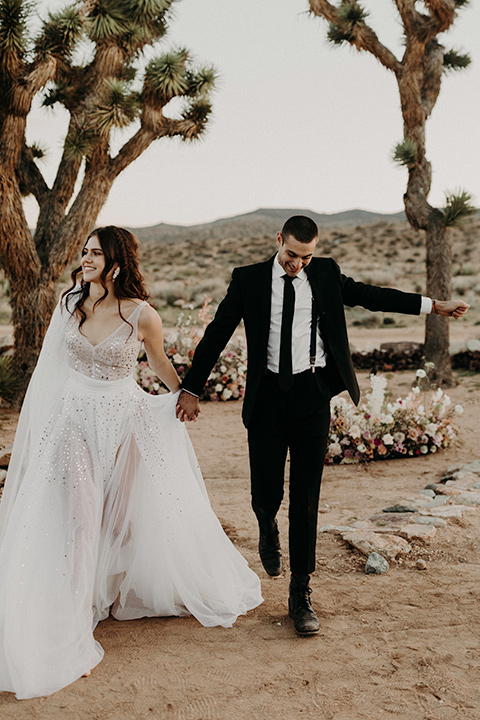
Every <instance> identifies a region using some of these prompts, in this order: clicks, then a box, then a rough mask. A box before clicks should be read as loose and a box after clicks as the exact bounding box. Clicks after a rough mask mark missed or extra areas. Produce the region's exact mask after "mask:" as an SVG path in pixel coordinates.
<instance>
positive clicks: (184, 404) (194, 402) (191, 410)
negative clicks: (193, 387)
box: [176, 390, 200, 422]
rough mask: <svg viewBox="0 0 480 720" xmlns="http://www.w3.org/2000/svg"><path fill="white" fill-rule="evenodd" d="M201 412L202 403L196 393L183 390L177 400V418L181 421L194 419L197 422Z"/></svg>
mask: <svg viewBox="0 0 480 720" xmlns="http://www.w3.org/2000/svg"><path fill="white" fill-rule="evenodd" d="M199 412H200V403H199V401H198V398H197V397H196V396H195V395H192V394H191V393H188V392H186V391H185V390H182V392H181V393H180V395H179V396H178V400H177V408H176V414H177V418H178V419H179V420H181V422H185V420H193V422H196V420H197V416H198V413H199Z"/></svg>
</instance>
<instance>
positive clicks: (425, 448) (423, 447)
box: [420, 445, 428, 455]
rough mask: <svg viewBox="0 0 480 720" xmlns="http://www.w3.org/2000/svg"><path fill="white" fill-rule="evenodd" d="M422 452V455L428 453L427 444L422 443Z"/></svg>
mask: <svg viewBox="0 0 480 720" xmlns="http://www.w3.org/2000/svg"><path fill="white" fill-rule="evenodd" d="M420 452H421V453H422V455H426V454H427V453H428V447H427V446H426V445H420Z"/></svg>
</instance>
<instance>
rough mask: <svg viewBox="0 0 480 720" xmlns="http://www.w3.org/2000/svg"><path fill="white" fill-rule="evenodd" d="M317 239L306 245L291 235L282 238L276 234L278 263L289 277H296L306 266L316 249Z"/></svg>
mask: <svg viewBox="0 0 480 720" xmlns="http://www.w3.org/2000/svg"><path fill="white" fill-rule="evenodd" d="M317 243H318V237H316V238H314V239H313V240H311V241H310V242H308V243H302V242H300V241H299V240H296V238H294V237H293V235H287V236H286V237H283V235H282V233H277V248H278V262H279V263H280V265H281V266H282V268H283V269H284V270H285V272H286V274H287V275H289V276H290V277H295V276H296V275H298V273H299V272H300V270H303V268H304V267H306V266H307V265H308V263H309V262H310V260H311V259H312V257H313V253H314V251H315V248H316V247H317Z"/></svg>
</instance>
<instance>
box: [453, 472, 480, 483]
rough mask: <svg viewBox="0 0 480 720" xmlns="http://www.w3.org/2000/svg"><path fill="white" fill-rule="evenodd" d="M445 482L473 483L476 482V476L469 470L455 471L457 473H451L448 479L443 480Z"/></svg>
mask: <svg viewBox="0 0 480 720" xmlns="http://www.w3.org/2000/svg"><path fill="white" fill-rule="evenodd" d="M445 480H446V481H447V482H449V481H454V482H458V483H468V482H475V481H476V480H478V476H477V474H476V473H472V472H470V471H469V470H463V469H462V470H457V472H454V473H452V474H451V475H450V476H449V477H448V478H445Z"/></svg>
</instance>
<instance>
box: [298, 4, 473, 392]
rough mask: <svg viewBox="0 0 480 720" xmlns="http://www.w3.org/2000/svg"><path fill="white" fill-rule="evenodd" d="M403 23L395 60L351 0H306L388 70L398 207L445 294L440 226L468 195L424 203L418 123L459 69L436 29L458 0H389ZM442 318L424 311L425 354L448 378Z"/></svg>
mask: <svg viewBox="0 0 480 720" xmlns="http://www.w3.org/2000/svg"><path fill="white" fill-rule="evenodd" d="M394 4H395V7H396V10H397V11H398V14H399V16H400V20H401V23H402V26H403V34H404V40H405V50H404V53H403V57H402V58H401V60H397V59H396V58H395V57H394V56H393V54H392V53H390V51H389V50H388V49H387V48H385V46H384V45H382V44H381V43H380V42H379V41H378V38H377V37H376V35H375V34H374V33H373V31H372V30H371V28H369V27H368V25H367V24H366V17H367V15H366V12H365V11H364V10H363V8H362V7H361V6H360V4H359V3H358V2H357V1H356V0H341V2H340V3H339V4H338V5H333V4H332V3H330V2H328V1H327V0H310V10H311V12H312V13H313V14H315V15H318V16H320V17H323V18H325V19H326V20H327V21H328V22H329V29H328V37H329V39H330V40H331V41H332V42H334V43H335V44H349V45H352V46H353V47H356V48H357V50H366V51H367V52H370V53H371V54H372V55H374V56H375V57H376V58H377V59H378V60H379V61H380V62H381V63H382V65H383V66H384V67H386V68H387V69H389V70H391V71H392V72H393V73H394V74H395V78H396V80H397V84H398V89H399V94H400V103H401V109H402V117H403V129H404V136H403V140H402V142H400V143H398V144H397V146H396V148H395V151H394V159H395V161H396V162H398V163H399V164H401V165H404V166H405V167H406V168H407V169H408V182H407V191H406V193H405V195H404V203H405V212H406V215H407V218H408V220H409V222H410V224H411V225H412V226H413V227H414V228H416V229H423V230H425V232H426V239H427V293H428V294H429V295H431V296H432V297H439V298H442V297H448V296H449V295H450V289H451V248H450V244H449V238H448V235H447V232H446V227H447V226H448V225H450V224H452V223H453V222H457V221H458V220H459V219H460V218H463V217H465V216H467V215H468V214H469V212H470V207H471V206H470V205H469V200H470V197H469V196H468V195H466V194H463V195H460V196H455V197H454V196H450V198H449V199H448V200H447V206H446V208H445V210H440V209H438V208H434V207H432V206H431V205H430V204H429V202H428V195H429V192H430V185H431V179H432V169H431V165H430V163H429V161H428V159H427V157H426V152H425V145H426V138H425V127H426V121H427V119H428V118H429V117H430V115H431V113H432V111H433V108H434V107H435V104H436V102H437V99H438V95H439V93H440V85H441V78H442V74H443V72H444V71H445V70H446V69H450V68H452V69H462V68H464V67H467V66H468V64H469V57H468V55H460V54H459V53H457V52H456V51H455V52H454V51H450V52H446V51H445V49H444V48H443V46H442V45H441V44H440V42H439V41H438V39H437V36H438V35H439V34H440V33H442V32H444V31H445V30H448V28H449V27H451V25H452V24H453V22H454V20H455V18H456V15H457V12H458V10H459V8H460V7H462V6H464V5H466V2H465V0H423V11H421V10H420V6H421V3H420V2H418V0H394ZM448 332H449V331H448V323H447V322H446V319H445V318H440V317H437V316H435V317H429V318H427V323H426V340H425V347H426V355H427V356H428V357H429V359H435V360H436V361H437V379H438V380H439V381H442V382H445V383H447V384H449V383H450V382H451V379H452V378H451V365H450V357H449V348H448Z"/></svg>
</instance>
